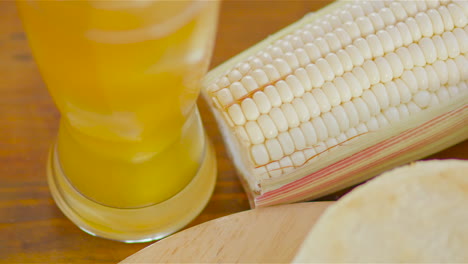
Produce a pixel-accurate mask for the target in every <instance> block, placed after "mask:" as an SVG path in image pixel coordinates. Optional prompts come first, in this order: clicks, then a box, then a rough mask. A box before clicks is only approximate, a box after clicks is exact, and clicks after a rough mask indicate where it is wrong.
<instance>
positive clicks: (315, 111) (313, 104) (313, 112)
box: [302, 93, 321, 118]
mask: <svg viewBox="0 0 468 264" xmlns="http://www.w3.org/2000/svg"><path fill="white" fill-rule="evenodd" d="M302 100H303V101H304V103H305V104H306V106H307V109H308V110H309V114H310V116H311V117H312V118H313V117H317V116H319V115H320V113H321V111H320V106H319V105H318V103H317V100H315V97H314V96H313V95H312V94H311V93H305V94H304V95H303V96H302Z"/></svg>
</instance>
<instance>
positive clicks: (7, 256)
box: [0, 0, 468, 263]
mask: <svg viewBox="0 0 468 264" xmlns="http://www.w3.org/2000/svg"><path fill="white" fill-rule="evenodd" d="M329 2H330V1H310V0H281V1H280V0H278V1H236V0H231V1H224V2H223V5H222V9H221V14H220V21H219V30H218V36H217V42H216V49H215V52H214V56H213V62H212V65H213V66H216V65H218V64H219V63H221V62H223V61H225V60H226V59H228V58H230V57H232V56H234V55H235V54H237V53H239V52H240V51H242V50H244V49H246V48H248V47H249V46H251V45H252V44H254V43H256V42H258V41H260V40H261V39H263V38H265V37H266V36H267V35H269V34H271V33H273V32H275V31H277V30H279V29H280V28H282V27H284V26H286V25H288V24H290V23H292V22H293V21H296V20H297V19H299V18H300V17H302V16H303V15H304V14H306V13H307V12H310V11H313V10H317V9H318V8H321V7H323V6H325V5H326V4H327V3H329ZM0 18H1V19H0V262H1V263H116V262H118V261H120V260H122V259H124V258H125V257H127V256H129V255H131V254H133V253H135V252H137V251H138V250H140V249H142V248H143V247H145V246H147V245H149V244H123V243H119V242H114V241H108V240H105V239H100V238H95V237H92V236H89V235H87V234H85V233H84V232H82V231H81V230H79V229H78V228H77V227H76V226H74V225H73V224H72V223H71V222H70V221H68V220H67V219H66V218H65V217H64V215H63V214H62V213H61V212H60V211H59V210H58V208H57V207H56V206H55V204H54V203H53V201H52V199H51V196H50V194H49V191H48V188H47V183H46V177H45V162H46V155H47V151H48V148H49V145H50V144H51V142H52V140H53V139H54V137H55V134H56V132H57V124H58V118H59V114H58V112H57V110H56V108H55V107H54V105H53V102H52V100H51V98H50V96H49V95H48V93H47V90H46V87H45V85H44V83H43V81H42V79H41V77H40V75H39V72H38V69H37V67H36V64H35V63H34V61H33V59H32V56H31V52H30V50H29V47H28V45H27V41H26V37H25V35H24V33H23V30H22V28H21V23H20V20H19V18H18V14H17V11H16V9H15V5H14V2H13V1H0ZM199 105H200V110H201V113H202V116H203V119H204V123H205V127H206V129H207V131H208V133H209V136H210V138H211V140H212V141H213V143H214V145H215V147H216V152H217V157H218V167H219V176H218V180H217V183H216V189H215V192H214V195H213V197H212V199H211V201H210V202H209V204H208V206H207V207H206V208H205V210H204V211H203V212H202V213H201V215H200V216H199V217H198V218H196V219H195V220H194V221H193V222H192V223H191V224H190V225H189V227H190V226H194V225H197V224H200V223H203V222H206V221H209V220H211V219H215V218H218V217H221V216H225V215H229V214H232V213H236V212H240V211H244V210H247V209H249V205H248V201H247V198H246V195H245V194H244V192H243V190H242V187H241V185H240V183H239V181H238V180H237V175H236V172H235V170H234V168H233V165H232V163H231V162H230V160H229V159H228V156H227V154H226V151H225V149H224V146H223V143H222V140H221V137H220V134H219V132H218V130H217V127H216V124H215V121H214V119H213V117H212V116H211V115H210V113H209V111H208V109H207V107H206V104H204V103H203V102H200V104H199ZM467 147H468V143H467V142H464V143H462V144H459V145H457V146H455V147H453V148H450V149H448V150H446V151H444V152H442V153H439V154H437V155H435V156H433V157H432V158H437V157H439V158H451V157H458V158H465V159H467V158H468V154H467ZM346 191H348V190H344V191H342V192H340V193H337V194H334V195H331V196H328V197H325V198H322V200H335V199H337V198H338V197H340V196H341V195H342V194H344V193H346Z"/></svg>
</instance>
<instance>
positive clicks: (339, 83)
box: [333, 72, 360, 102]
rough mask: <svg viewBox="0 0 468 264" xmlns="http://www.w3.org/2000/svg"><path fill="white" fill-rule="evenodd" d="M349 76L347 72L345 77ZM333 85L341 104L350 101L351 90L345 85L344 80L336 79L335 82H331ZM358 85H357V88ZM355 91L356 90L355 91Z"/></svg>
mask: <svg viewBox="0 0 468 264" xmlns="http://www.w3.org/2000/svg"><path fill="white" fill-rule="evenodd" d="M348 74H351V73H349V72H347V73H345V76H346V75H348ZM333 84H334V85H335V88H336V89H337V91H338V93H339V95H340V99H341V100H340V101H341V102H347V101H349V100H351V96H352V94H351V88H350V87H349V86H348V84H347V83H346V81H345V79H343V77H338V78H336V79H335V80H333ZM359 85H360V84H359V83H358V86H359ZM356 90H357V89H356Z"/></svg>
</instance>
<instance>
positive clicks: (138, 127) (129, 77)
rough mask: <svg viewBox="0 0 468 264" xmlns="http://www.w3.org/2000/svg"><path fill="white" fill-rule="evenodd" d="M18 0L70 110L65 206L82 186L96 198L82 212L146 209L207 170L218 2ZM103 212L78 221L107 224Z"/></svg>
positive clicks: (48, 76) (39, 55)
mask: <svg viewBox="0 0 468 264" xmlns="http://www.w3.org/2000/svg"><path fill="white" fill-rule="evenodd" d="M17 3H18V7H19V10H20V15H21V17H22V20H23V23H24V27H25V30H26V33H27V35H28V39H29V42H30V44H31V48H32V51H33V54H34V56H35V58H36V61H37V64H38V66H39V69H40V71H41V74H42V76H43V78H44V81H45V83H46V85H47V87H48V89H49V91H50V93H51V95H52V96H53V99H54V101H55V103H56V105H57V107H58V108H59V110H60V112H61V114H62V119H61V124H60V130H59V136H58V140H57V144H56V147H55V149H54V150H53V151H52V154H53V155H52V156H53V158H52V160H55V161H56V164H55V166H52V167H54V168H55V169H56V170H58V171H60V173H57V172H55V174H63V177H65V178H66V180H65V181H63V184H70V186H72V187H73V188H71V189H69V191H67V188H64V187H63V186H62V187H60V186H58V187H57V188H58V189H59V192H60V193H61V194H60V195H61V196H63V197H62V198H63V202H64V203H68V205H67V206H70V207H75V209H76V208H79V207H80V206H82V204H80V202H78V201H76V200H75V201H72V200H71V199H68V200H67V196H69V197H71V196H72V195H75V194H71V193H72V192H77V193H78V194H79V195H82V196H83V197H84V198H86V199H88V200H89V201H87V200H82V202H83V201H85V203H88V202H90V205H89V206H87V207H86V206H85V207H86V208H84V209H83V210H84V212H77V214H78V215H81V216H82V215H85V214H86V213H85V212H88V211H93V213H90V214H89V215H91V216H92V215H99V210H100V209H97V207H99V206H104V207H108V208H111V209H112V210H114V209H115V210H117V211H118V210H125V209H127V210H136V208H148V207H151V206H154V205H157V204H161V203H164V202H168V201H169V200H171V199H172V198H171V197H174V196H175V195H177V194H179V193H180V192H181V191H182V190H184V188H186V187H187V186H188V185H190V184H191V183H192V182H193V179H194V176H195V175H197V177H198V176H200V175H198V174H200V170H201V168H202V167H203V166H205V165H206V164H204V162H206V161H207V160H210V159H211V158H207V153H210V151H209V149H207V146H208V143H207V142H205V134H204V132H203V128H202V126H201V122H200V120H199V116H198V112H197V110H196V106H195V101H196V98H197V96H198V94H199V85H200V80H201V78H202V76H203V75H204V74H205V73H206V71H207V68H208V64H209V60H210V56H211V51H212V46H213V41H214V35H215V29H216V23H217V22H216V19H217V9H218V2H217V1H204V0H193V1H188V0H187V1H155V0H153V1H152V0H146V1H141V0H134V1H114V0H97V1H85V0H83V1H58V0H51V1H24V0H21V1H18V2H17ZM54 153H55V156H54ZM51 162H53V161H51ZM210 163H212V165H210V166H211V167H213V166H214V161H213V160H212V159H211V161H210ZM207 171H211V172H210V174H213V172H212V171H213V170H212V169H211V170H210V169H208V170H207ZM52 174H54V172H52ZM65 175H66V176H65ZM55 177H58V176H56V175H55ZM200 177H201V176H200ZM204 177H205V178H207V177H208V176H204ZM209 177H210V179H212V178H213V176H212V175H210V176H209ZM207 179H208V178H207ZM62 180H63V179H62ZM58 182H61V180H57V182H56V184H58V185H60V184H59V183H58ZM212 182H213V181H212V180H206V185H212ZM52 189H53V188H52ZM209 189H210V188H208V189H207V190H208V191H207V190H204V192H205V193H206V192H209V193H211V190H212V188H211V190H209ZM201 191H203V190H200V192H201ZM200 195H201V194H200ZM205 196H206V195H205ZM54 198H56V200H58V199H57V197H56V195H54ZM77 199H78V198H77ZM79 199H81V198H79ZM194 199H195V200H196V197H190V198H188V197H187V200H186V201H185V202H184V203H188V204H190V203H194ZM205 202H206V201H203V202H202V203H205ZM60 203H61V202H59V201H58V204H59V206H60ZM72 203H76V204H72ZM93 203H95V204H96V206H94V207H93V206H92V204H93ZM199 203H200V202H199ZM78 204H80V205H78ZM61 208H62V210H64V208H63V206H61ZM78 210H79V209H76V210H71V211H78ZM171 210H181V208H178V207H177V206H173V208H172V209H171ZM65 211H66V210H64V212H65ZM117 211H116V212H117ZM66 214H67V213H66ZM67 215H68V214H67ZM68 216H69V217H70V218H74V217H73V216H70V215H68ZM140 217H148V216H147V215H145V216H140ZM162 217H165V216H162ZM178 217H179V216H178ZM97 218H103V216H102V215H101V216H100V217H97ZM97 218H96V219H91V220H90V219H88V220H84V221H85V222H88V223H86V224H80V223H78V225H81V227H82V228H85V229H87V230H88V231H89V229H100V227H98V226H99V225H100V223H99V221H100V220H97ZM72 220H74V219H72ZM128 221H134V220H128ZM167 221H176V220H171V219H169V220H167ZM75 222H79V221H75ZM101 224H102V223H101ZM109 224H110V225H112V222H109ZM123 224H125V223H123ZM83 225H87V226H86V227H83ZM146 225H150V223H147V224H146ZM92 226H94V228H93V227H92ZM145 228H146V229H148V227H145ZM101 229H102V227H101ZM126 232H131V231H126ZM104 236H106V235H104ZM111 238H114V239H115V237H111ZM117 239H119V240H126V239H120V238H117Z"/></svg>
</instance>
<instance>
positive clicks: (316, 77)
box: [306, 64, 325, 88]
mask: <svg viewBox="0 0 468 264" xmlns="http://www.w3.org/2000/svg"><path fill="white" fill-rule="evenodd" d="M306 71H307V75H308V76H309V79H310V82H311V83H312V87H316V88H318V87H320V86H322V85H323V83H324V81H325V80H324V79H323V76H322V74H321V72H320V69H319V68H318V67H317V65H315V64H309V65H307V67H306Z"/></svg>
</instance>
